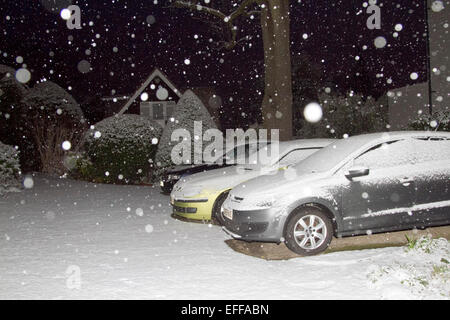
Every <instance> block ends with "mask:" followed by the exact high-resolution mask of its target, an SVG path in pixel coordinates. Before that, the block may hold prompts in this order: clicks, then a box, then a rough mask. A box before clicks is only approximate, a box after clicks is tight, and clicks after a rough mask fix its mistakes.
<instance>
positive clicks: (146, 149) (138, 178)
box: [72, 114, 162, 184]
mask: <svg viewBox="0 0 450 320" xmlns="http://www.w3.org/2000/svg"><path fill="white" fill-rule="evenodd" d="M161 133H162V128H161V127H160V126H159V124H158V123H156V122H154V121H152V120H150V119H148V118H145V117H141V116H139V115H135V114H124V115H120V116H112V117H109V118H106V119H104V120H102V121H100V122H98V123H97V124H96V125H95V126H93V127H91V129H90V130H89V131H88V132H87V134H86V136H85V138H84V143H83V148H84V151H85V153H84V154H80V155H79V156H78V159H77V163H76V168H75V170H73V171H72V175H73V176H75V177H77V176H78V177H79V178H83V179H86V180H90V181H96V182H102V183H130V184H131V183H139V182H142V181H146V180H148V179H150V178H151V174H152V168H153V159H154V155H155V153H156V148H157V143H158V141H159V138H160V136H161Z"/></svg>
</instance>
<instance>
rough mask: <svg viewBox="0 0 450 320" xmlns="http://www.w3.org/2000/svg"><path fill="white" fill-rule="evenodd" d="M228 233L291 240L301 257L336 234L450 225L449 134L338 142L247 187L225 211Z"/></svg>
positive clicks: (402, 134) (362, 137)
mask: <svg viewBox="0 0 450 320" xmlns="http://www.w3.org/2000/svg"><path fill="white" fill-rule="evenodd" d="M221 214H222V216H223V217H222V218H223V220H224V230H225V231H226V232H228V233H229V234H231V235H232V236H233V237H234V238H237V239H242V240H246V241H266V242H278V243H279V242H285V243H286V245H287V247H288V248H289V249H291V250H292V251H294V252H296V253H298V254H301V255H311V254H316V253H319V252H322V251H324V250H325V249H326V248H327V247H328V245H329V244H330V242H331V239H332V237H333V236H337V237H341V236H352V235H361V234H371V233H377V232H387V231H396V230H406V229H413V228H425V227H429V226H440V225H448V224H450V133H448V132H421V131H417V132H388V133H377V134H367V135H360V136H354V137H351V138H348V139H342V140H339V141H337V142H335V143H333V144H331V145H329V146H327V147H325V148H323V149H322V150H319V151H318V152H316V153H314V154H313V155H311V156H310V157H308V158H306V159H305V160H304V161H302V162H300V163H299V164H297V165H295V166H294V167H290V168H289V169H288V170H285V171H281V172H278V173H277V174H276V175H271V176H262V177H258V178H255V179H253V180H250V181H247V182H245V183H242V184H241V185H239V186H237V187H235V188H234V189H233V190H232V191H231V192H230V193H229V195H228V198H227V199H226V200H225V202H224V204H223V205H222V208H221Z"/></svg>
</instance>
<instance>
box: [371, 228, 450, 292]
mask: <svg viewBox="0 0 450 320" xmlns="http://www.w3.org/2000/svg"><path fill="white" fill-rule="evenodd" d="M407 240H408V243H407V245H406V247H405V248H404V252H403V254H398V255H397V259H395V260H394V261H387V262H386V263H385V264H383V265H371V266H370V268H369V269H368V270H367V271H368V272H367V274H366V276H367V279H368V280H369V282H368V285H369V287H370V288H373V289H377V290H380V291H384V294H383V295H384V296H386V297H387V298H390V299H392V298H393V299H396V298H397V297H398V296H403V297H405V296H406V297H408V296H412V298H422V299H423V298H424V297H425V298H426V299H449V298H450V264H449V261H450V243H449V242H448V240H447V239H445V238H439V239H432V238H431V237H429V236H422V237H420V238H419V239H409V238H408V237H407Z"/></svg>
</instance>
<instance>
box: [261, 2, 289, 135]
mask: <svg viewBox="0 0 450 320" xmlns="http://www.w3.org/2000/svg"><path fill="white" fill-rule="evenodd" d="M261 28H262V36H263V43H264V63H265V90H264V98H263V102H262V116H263V121H264V123H263V124H264V128H266V129H268V130H269V134H270V129H279V130H280V140H281V141H285V140H290V139H292V79H291V53H290V38H289V35H290V19H289V0H271V1H268V5H266V6H265V7H264V8H263V9H262V12H261Z"/></svg>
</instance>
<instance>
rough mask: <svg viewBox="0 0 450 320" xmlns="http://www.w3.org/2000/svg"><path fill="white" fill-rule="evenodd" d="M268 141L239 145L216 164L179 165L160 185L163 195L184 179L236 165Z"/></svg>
mask: <svg viewBox="0 0 450 320" xmlns="http://www.w3.org/2000/svg"><path fill="white" fill-rule="evenodd" d="M268 143H269V142H268V141H265V140H264V141H263V140H259V141H248V142H246V143H242V144H238V145H237V146H235V147H234V148H231V149H230V150H228V152H226V153H225V154H223V155H222V156H219V157H218V158H217V159H216V160H215V161H214V162H210V163H208V162H205V163H201V164H191V165H179V166H174V167H172V168H169V169H168V170H167V171H166V172H165V173H164V175H163V176H162V178H161V180H160V182H159V184H160V186H161V190H162V192H163V193H166V194H170V193H171V192H172V189H173V186H174V185H175V183H177V182H178V180H180V179H181V178H182V177H186V176H189V175H191V174H194V173H199V172H204V171H209V170H214V169H217V168H220V167H227V166H231V165H234V164H235V163H237V161H238V160H239V159H240V158H241V157H248V155H249V154H250V153H252V152H253V151H257V150H258V148H261V147H264V146H265V145H267V144H268Z"/></svg>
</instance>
